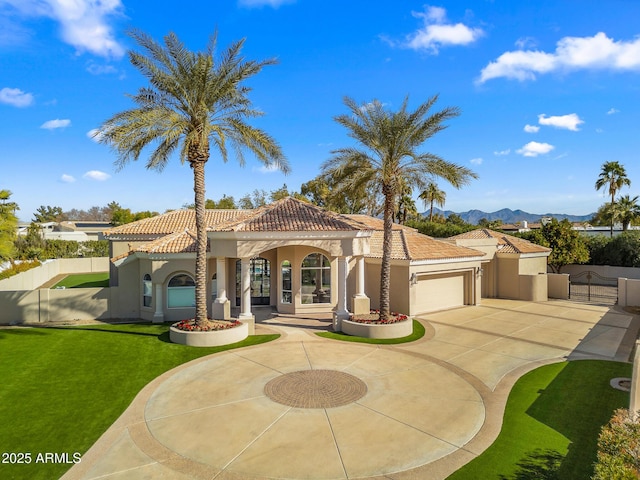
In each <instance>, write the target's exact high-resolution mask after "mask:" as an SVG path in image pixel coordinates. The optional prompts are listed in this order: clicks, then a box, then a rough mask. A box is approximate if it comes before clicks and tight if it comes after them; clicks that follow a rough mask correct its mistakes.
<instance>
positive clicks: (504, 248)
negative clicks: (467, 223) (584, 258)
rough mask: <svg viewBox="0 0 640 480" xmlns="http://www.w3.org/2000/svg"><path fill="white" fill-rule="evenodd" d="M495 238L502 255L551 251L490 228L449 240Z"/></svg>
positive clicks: (473, 231)
mask: <svg viewBox="0 0 640 480" xmlns="http://www.w3.org/2000/svg"><path fill="white" fill-rule="evenodd" d="M485 238H486V239H489V238H495V239H496V240H497V241H498V251H499V252H502V253H545V252H550V251H551V249H550V248H547V247H543V246H541V245H537V244H535V243H533V242H530V241H528V240H525V239H524V238H518V237H514V236H512V235H507V234H506V233H501V232H496V231H494V230H490V229H488V228H479V229H477V230H471V231H470V232H466V233H461V234H460V235H455V236H453V237H450V238H449V240H466V239H471V240H477V239H485Z"/></svg>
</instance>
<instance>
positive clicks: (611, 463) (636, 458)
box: [591, 408, 640, 480]
mask: <svg viewBox="0 0 640 480" xmlns="http://www.w3.org/2000/svg"><path fill="white" fill-rule="evenodd" d="M639 477H640V423H639V422H638V417H637V415H632V414H631V413H630V412H629V411H628V410H627V409H624V408H620V409H618V410H616V411H615V412H614V414H613V416H612V417H611V420H609V423H608V424H607V425H605V426H604V427H602V429H601V430H600V435H599V436H598V460H597V462H596V464H595V472H594V475H593V477H591V478H592V479H593V480H626V479H629V480H635V479H637V478H639Z"/></svg>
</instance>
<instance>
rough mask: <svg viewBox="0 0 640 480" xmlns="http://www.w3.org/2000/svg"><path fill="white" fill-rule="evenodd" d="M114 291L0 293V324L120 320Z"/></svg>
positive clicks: (72, 290)
mask: <svg viewBox="0 0 640 480" xmlns="http://www.w3.org/2000/svg"><path fill="white" fill-rule="evenodd" d="M117 290H118V289H117V288H116V289H111V288H69V289H65V290H58V289H53V290H49V289H39V290H29V291H15V292H0V303H1V304H2V307H3V308H2V309H0V324H2V325H20V324H37V323H45V322H61V323H69V322H74V321H77V320H108V319H112V318H121V317H120V315H119V312H118V311H117V310H116V311H112V309H111V308H110V307H117V306H118V305H119V303H118V301H117V293H118V292H117Z"/></svg>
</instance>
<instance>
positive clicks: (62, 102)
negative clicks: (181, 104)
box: [0, 0, 640, 220]
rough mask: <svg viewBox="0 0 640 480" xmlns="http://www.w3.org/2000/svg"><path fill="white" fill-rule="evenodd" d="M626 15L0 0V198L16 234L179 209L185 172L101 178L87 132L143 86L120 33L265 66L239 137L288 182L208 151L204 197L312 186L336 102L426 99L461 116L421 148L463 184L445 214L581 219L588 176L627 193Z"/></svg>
mask: <svg viewBox="0 0 640 480" xmlns="http://www.w3.org/2000/svg"><path fill="white" fill-rule="evenodd" d="M151 5H153V7H152V6H151ZM639 18H640V2H637V1H634V0H627V1H625V0H609V1H607V2H602V1H591V0H581V1H571V0H567V1H562V2H559V1H546V0H539V1H537V2H513V1H511V0H493V1H489V0H486V1H481V0H478V1H474V2H459V1H448V2H439V3H435V2H434V3H429V4H425V3H423V2H416V1H406V0H399V1H396V2H371V1H366V2H365V1H352V2H344V1H335V0H288V1H285V0H228V1H227V0H216V1H211V2H202V1H194V0H182V1H180V2H175V1H172V2H169V1H164V0H158V1H155V2H143V1H142V0H74V1H63V0H0V122H1V126H2V133H1V134H0V158H1V165H2V173H1V174H0V189H9V190H11V191H12V192H13V197H12V199H13V200H14V201H16V202H17V203H18V204H19V206H20V211H19V212H18V213H19V217H20V218H21V219H22V220H30V219H31V217H32V215H33V212H34V211H35V209H36V208H37V207H38V206H40V205H57V206H60V207H62V208H63V209H64V210H68V209H71V208H79V209H87V208H89V207H91V206H94V205H98V206H103V205H106V204H107V203H109V202H110V201H113V200H115V201H117V202H119V203H120V204H121V205H122V206H124V207H127V208H131V209H132V210H134V211H139V210H156V211H160V212H162V211H165V210H166V209H173V208H179V207H181V206H182V205H183V204H185V203H191V202H192V201H193V193H192V192H193V190H192V188H193V187H192V185H193V179H192V173H191V170H190V169H189V168H188V166H186V165H182V164H180V162H179V160H178V159H177V158H176V160H175V161H174V162H172V163H171V165H169V166H168V167H167V168H166V169H165V170H164V171H163V172H162V173H156V172H153V171H147V170H145V168H144V165H143V162H142V161H140V162H137V163H131V164H129V165H127V166H125V167H124V168H123V169H121V170H116V168H115V167H114V160H115V157H114V155H113V153H112V152H111V151H110V150H109V149H108V148H107V147H105V146H104V145H99V144H97V143H95V142H94V141H93V140H92V139H91V138H90V132H91V130H92V129H94V128H96V127H97V126H98V125H100V123H101V122H102V121H104V120H105V119H107V118H108V117H110V116H111V115H112V114H114V113H116V112H117V111H120V110H123V109H126V108H128V107H130V106H131V103H130V101H129V99H128V98H127V97H126V94H127V93H135V92H136V91H137V90H138V88H139V87H141V86H143V85H145V79H144V78H143V77H142V76H141V75H140V74H139V73H138V72H137V71H136V70H135V69H134V68H132V67H131V66H130V65H129V62H128V59H127V57H126V51H127V50H129V49H131V48H135V45H134V44H133V42H132V40H131V39H130V38H129V37H127V35H126V33H125V32H126V30H127V29H130V28H137V29H141V30H143V31H145V32H147V33H149V34H150V35H152V36H154V37H155V38H157V39H160V38H161V37H162V36H163V35H165V34H166V33H167V32H169V31H174V32H175V33H176V34H177V35H178V36H179V37H180V38H181V39H182V40H183V41H184V42H185V43H186V44H187V46H188V47H189V48H191V49H194V50H195V49H201V48H203V47H204V46H205V45H206V42H207V39H208V37H209V35H210V34H211V33H212V32H213V31H214V30H215V29H216V28H217V29H218V31H219V44H220V45H221V46H222V47H224V46H226V45H228V44H229V43H230V42H232V41H234V40H237V39H240V38H243V37H246V39H247V40H246V44H245V48H244V51H243V52H244V54H245V56H246V57H247V58H250V59H257V60H260V59H265V58H271V57H276V58H277V59H278V61H279V64H278V65H276V66H270V67H267V68H265V69H264V70H263V71H262V72H261V73H260V74H259V75H258V76H257V77H255V78H253V79H252V80H251V81H250V83H249V84H250V86H251V87H253V89H254V91H253V92H252V96H251V98H252V100H253V102H254V104H255V105H256V106H257V107H259V108H260V109H261V110H263V111H264V112H265V113H266V115H265V116H264V117H262V118H260V119H258V120H257V121H256V122H255V124H256V125H257V126H260V127H261V128H264V129H265V130H267V131H268V132H269V133H270V134H271V135H272V136H274V137H275V138H276V139H277V140H278V142H279V143H280V144H281V146H282V148H283V150H284V152H285V154H286V156H287V158H288V160H289V162H290V164H291V167H292V172H291V174H290V175H288V176H284V175H283V174H281V173H279V172H270V171H265V169H264V168H261V167H260V164H259V163H258V162H257V161H256V160H255V159H253V158H250V157H247V164H246V165H245V167H244V168H240V167H239V166H238V165H237V163H236V162H235V161H234V159H230V161H229V162H228V163H227V164H223V163H222V162H221V161H220V160H219V158H218V157H217V156H216V155H215V153H214V154H213V155H212V157H211V159H210V161H209V163H208V165H207V171H206V175H207V197H208V198H213V199H218V198H220V197H221V196H222V195H223V194H226V195H233V196H234V197H235V198H239V197H241V196H243V195H244V194H246V193H249V192H251V191H253V190H254V189H256V188H259V189H265V190H267V191H269V190H273V189H276V188H278V187H280V186H282V184H283V183H286V184H287V186H288V187H289V188H290V189H294V190H297V189H299V187H300V185H301V184H302V183H304V182H306V181H308V180H310V179H311V178H313V177H315V176H316V175H317V174H318V173H319V168H320V165H321V163H322V162H323V161H324V160H325V159H327V158H328V157H329V156H330V155H331V153H330V152H331V150H332V149H336V148H341V147H345V146H349V145H351V144H352V143H351V140H350V139H349V138H348V137H347V136H346V134H345V131H344V130H343V129H342V127H340V126H338V125H337V124H336V123H335V122H334V120H333V117H334V116H336V115H339V114H341V113H345V112H346V108H345V107H344V105H343V103H342V99H343V97H344V96H345V95H348V96H350V97H353V98H354V99H355V100H356V101H358V102H368V101H371V100H373V99H378V100H379V101H381V102H383V103H384V104H385V105H386V106H387V107H388V108H390V109H394V108H398V107H399V106H400V104H401V102H402V100H403V99H404V97H405V96H407V95H408V96H409V101H410V106H416V105H417V104H418V103H420V102H423V101H425V100H426V99H427V98H429V97H430V96H432V95H434V94H439V101H438V103H437V104H436V107H441V108H442V107H445V106H457V107H459V108H460V109H461V111H462V114H461V115H460V116H459V117H458V118H455V119H453V120H452V121H450V122H449V123H448V125H449V127H448V128H447V129H446V130H445V131H443V132H442V133H440V134H438V135H437V136H436V137H435V138H433V139H432V140H430V141H429V142H428V143H427V144H425V151H430V152H432V153H436V154H438V155H440V156H442V157H443V158H445V159H447V160H449V161H452V162H455V163H458V164H461V165H464V166H467V167H470V168H472V169H473V170H474V171H476V173H477V174H478V175H479V179H478V180H475V181H474V182H473V183H472V184H471V185H469V186H467V187H464V188H463V189H461V190H455V189H453V188H451V187H449V186H447V185H446V184H445V183H441V187H442V188H443V189H444V190H445V191H446V192H447V203H446V208H447V209H450V210H454V211H466V210H469V209H481V210H485V211H495V210H498V209H500V208H505V207H509V208H512V209H517V208H520V209H523V210H526V211H529V212H531V213H548V212H553V213H571V214H588V213H591V212H593V211H595V210H596V209H597V208H598V206H600V205H601V204H602V203H604V202H605V201H606V198H607V197H606V196H603V194H602V192H596V191H595V189H594V183H595V180H596V178H597V175H598V173H599V170H600V166H601V165H602V163H603V162H605V161H611V160H615V161H619V162H621V163H622V164H623V165H625V167H626V169H627V173H628V176H629V178H630V179H631V188H625V189H624V190H623V191H622V193H623V194H627V193H629V194H631V195H636V194H638V193H640V162H638V152H639V151H640V135H638V133H637V132H638V125H640V111H639V110H638V105H639V102H638V101H639V100H640V82H639V79H640V26H638V21H637V20H638V19H639ZM418 193H419V192H415V195H416V196H417V194H418ZM419 206H420V207H422V205H421V203H420V204H419Z"/></svg>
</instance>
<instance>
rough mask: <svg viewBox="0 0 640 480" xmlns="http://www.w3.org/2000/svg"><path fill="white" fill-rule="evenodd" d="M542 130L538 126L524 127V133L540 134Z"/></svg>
mask: <svg viewBox="0 0 640 480" xmlns="http://www.w3.org/2000/svg"><path fill="white" fill-rule="evenodd" d="M539 130H540V127H538V126H536V125H525V126H524V131H525V132H527V133H538V131H539Z"/></svg>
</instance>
